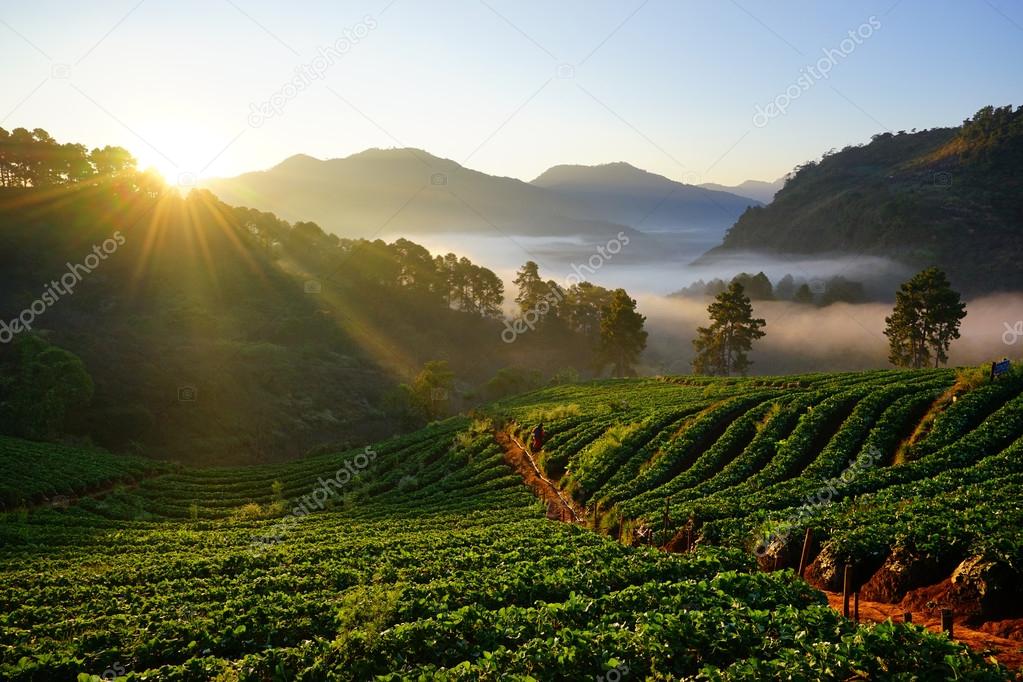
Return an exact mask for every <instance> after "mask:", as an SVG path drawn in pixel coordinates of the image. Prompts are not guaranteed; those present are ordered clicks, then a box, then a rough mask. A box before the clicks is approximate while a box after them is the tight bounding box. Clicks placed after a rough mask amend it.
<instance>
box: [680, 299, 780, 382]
mask: <svg viewBox="0 0 1023 682" xmlns="http://www.w3.org/2000/svg"><path fill="white" fill-rule="evenodd" d="M707 312H709V313H710V319H711V325H710V326H709V327H700V328H699V329H697V330H696V331H697V334H698V336H697V337H696V338H695V339H693V347H694V348H696V357H695V358H694V359H693V371H694V372H695V373H697V374H720V375H724V376H729V375H730V374H731V373H732V372H739V373H740V374H742V375H743V376H745V375H746V371H747V370H748V369H749V367H750V365H751V364H752V363H751V362H750V361H749V359H748V358H747V356H746V354H747V353H748V352H749V351H750V350H751V349H752V347H753V342H754V341H756V340H757V339H759V338H761V337H762V336H764V332H763V331H761V328H762V327H764V326H766V324H767V323H766V322H765V321H764V320H762V319H759V318H754V317H753V306H752V305H751V304H750V300H749V297H748V296H746V294H745V292H744V291H743V286H742V284H740V283H739V282H737V281H733V282H732V283H731V284H730V285H729V286H728V289H727V290H725V291H723V292H722V293H720V294H718V296H717V297H716V298H715V299H714V302H713V303H711V304H710V306H708V308H707Z"/></svg>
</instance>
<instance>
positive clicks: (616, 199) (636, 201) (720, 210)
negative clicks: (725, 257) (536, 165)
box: [533, 162, 760, 233]
mask: <svg viewBox="0 0 1023 682" xmlns="http://www.w3.org/2000/svg"><path fill="white" fill-rule="evenodd" d="M533 184H534V185H536V186H537V187H543V188H545V189H547V190H549V191H551V192H555V193H557V194H559V195H561V196H563V197H565V198H569V199H572V200H574V201H576V202H578V203H579V204H582V205H584V206H585V207H586V208H587V209H588V210H589V211H591V216H593V217H595V216H602V217H603V218H605V219H606V220H611V221H613V222H616V223H622V224H624V225H629V226H631V227H634V228H636V229H639V230H644V231H653V232H663V231H672V232H675V231H686V230H692V229H699V230H715V231H716V230H721V231H722V233H723V231H724V230H725V229H727V228H728V227H729V226H730V225H732V224H733V223H734V222H735V221H736V219H737V218H738V217H739V216H740V215H742V213H743V211H745V210H746V208H747V207H749V206H759V205H760V202H759V201H755V200H751V199H749V198H748V197H744V196H738V195H736V194H731V193H729V192H718V191H714V190H710V189H706V188H703V187H698V186H695V185H686V184H683V183H681V182H676V181H675V180H671V179H669V178H666V177H664V176H663V175H657V174H655V173H650V172H648V171H645V170H642V169H640V168H636V167H635V166H632V165H630V164H628V163H624V162H618V163H608V164H604V165H600V166H575V165H565V166H554V167H553V168H550V169H548V170H546V171H545V172H544V173H543V174H541V175H540V177H538V178H536V179H535V180H533Z"/></svg>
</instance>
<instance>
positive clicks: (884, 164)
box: [705, 106, 1023, 294]
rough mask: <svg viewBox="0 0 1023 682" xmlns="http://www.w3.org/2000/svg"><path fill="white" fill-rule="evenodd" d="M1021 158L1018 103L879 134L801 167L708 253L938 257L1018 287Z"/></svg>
mask: <svg viewBox="0 0 1023 682" xmlns="http://www.w3.org/2000/svg"><path fill="white" fill-rule="evenodd" d="M1021 163H1023V107H1017V108H1015V109H1013V107H1012V106H1006V107H990V106H989V107H985V108H983V109H981V110H980V111H978V112H977V113H976V114H975V115H974V116H973V117H971V118H969V119H967V120H966V121H964V122H963V124H962V126H959V127H957V128H936V129H933V130H924V131H920V132H916V131H915V130H914V131H910V132H907V131H905V130H900V131H898V132H894V133H893V132H885V133H881V134H879V135H875V136H874V137H873V139H872V140H871V142H870V143H869V144H866V145H860V146H850V147H846V148H845V149H843V150H841V151H832V152H829V153H827V154H825V155H824V157H823V158H822V159H821V160H820V161H812V162H809V163H806V164H804V165H802V166H800V167H799V168H797V169H796V170H795V171H794V173H793V174H792V175H791V176H790V177H789V179H788V181H787V182H786V184H785V186H784V188H782V189H781V190H780V191H779V192H778V194H777V195H776V196H775V199H774V201H773V202H772V203H771V204H769V205H767V206H764V207H755V208H750V209H748V210H747V211H746V213H744V214H743V215H742V217H741V218H740V219H739V220H738V221H737V222H736V224H735V225H734V226H733V227H732V228H731V229H730V230H729V231H728V234H727V235H726V237H725V240H724V243H723V244H722V245H721V246H720V247H717V248H716V249H714V250H712V251H711V252H710V253H709V254H708V255H707V256H706V257H705V260H713V258H714V257H715V256H719V255H724V254H726V253H729V252H735V251H750V250H752V251H761V252H763V251H767V252H777V253H795V254H807V253H839V254H852V255H861V254H874V255H882V256H890V257H893V258H895V259H897V260H898V261H900V262H903V263H905V264H907V265H909V266H911V267H914V268H915V267H928V266H931V265H937V266H939V267H941V268H942V269H944V270H945V271H946V272H948V273H949V276H950V277H951V278H952V280H953V281H955V282H956V283H958V284H959V285H960V286H962V288H963V289H964V290H965V291H966V292H967V293H971V294H974V293H984V292H989V291H1012V290H1017V289H1019V288H1020V287H1021V286H1023V270H1021V269H1020V268H1019V267H1018V264H1019V261H1020V258H1021V256H1023V233H1021V232H1020V230H1019V225H1020V224H1021V222H1023V205H1021V204H1020V202H1019V197H1020V194H1021V192H1023V180H1021V179H1020V176H1019V173H1018V169H1019V167H1020V164H1021ZM992 272H997V273H998V277H997V278H993V277H991V273H992Z"/></svg>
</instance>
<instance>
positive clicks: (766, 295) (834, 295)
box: [672, 272, 867, 307]
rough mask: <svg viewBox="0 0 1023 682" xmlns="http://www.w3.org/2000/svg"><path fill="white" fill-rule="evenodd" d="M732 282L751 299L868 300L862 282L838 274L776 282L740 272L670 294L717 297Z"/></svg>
mask: <svg viewBox="0 0 1023 682" xmlns="http://www.w3.org/2000/svg"><path fill="white" fill-rule="evenodd" d="M732 282H738V283H739V284H742V287H743V290H744V291H745V293H746V295H747V296H749V298H750V300H751V301H792V302H793V303H801V304H804V305H817V306H821V307H824V306H829V305H831V304H832V303H862V302H864V301H866V300H867V294H866V290H865V289H864V286H863V283H862V282H857V281H855V280H850V279H847V278H845V277H843V276H841V275H834V276H832V277H829V278H827V279H815V280H809V279H807V278H805V277H793V276H792V275H791V274H787V275H785V276H784V277H782V278H781V279H779V280H778V282H777V283H776V284H775V283H772V282H771V280H770V279H769V278H768V277H767V275H765V274H764V273H763V272H758V273H757V274H755V275H751V274H749V273H747V272H740V273H739V274H738V275H736V276H735V277H733V278H732V279H731V280H730V281H728V282H726V281H725V280H723V279H721V278H719V277H715V278H714V279H712V280H710V281H709V282H705V281H703V280H702V279H699V280H697V281H695V282H693V283H692V284H690V285H689V286H687V287H685V288H683V289H680V290H679V291H677V292H675V293H674V294H672V295H673V296H680V297H686V298H702V297H704V296H712V297H713V296H718V295H719V294H721V293H723V292H724V291H725V290H727V289H728V287H729V285H730V284H731V283H732Z"/></svg>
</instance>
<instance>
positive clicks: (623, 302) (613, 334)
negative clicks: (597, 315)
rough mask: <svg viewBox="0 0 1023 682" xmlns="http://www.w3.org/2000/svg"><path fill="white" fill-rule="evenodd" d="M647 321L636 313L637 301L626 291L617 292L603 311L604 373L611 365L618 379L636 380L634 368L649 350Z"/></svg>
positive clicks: (601, 353) (601, 362) (601, 355)
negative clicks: (644, 351)
mask: <svg viewBox="0 0 1023 682" xmlns="http://www.w3.org/2000/svg"><path fill="white" fill-rule="evenodd" d="M644 322H646V317H644V316H643V315H640V314H639V313H637V312H636V301H635V299H632V298H630V297H629V294H628V293H626V291H625V289H615V290H614V293H612V294H611V301H610V303H608V305H607V306H606V307H604V308H603V309H602V310H601V319H600V345H599V346H598V349H597V363H598V366H599V367H600V368H601V369H603V368H604V367H605V366H607V365H611V375H612V376H615V377H625V376H634V375H635V374H636V370H635V368H634V367H633V365H634V364H635V363H636V361H637V360H638V359H639V355H640V353H642V352H643V349H645V348H646V339H647V333H646V332H645V331H644V330H643V323H644Z"/></svg>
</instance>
